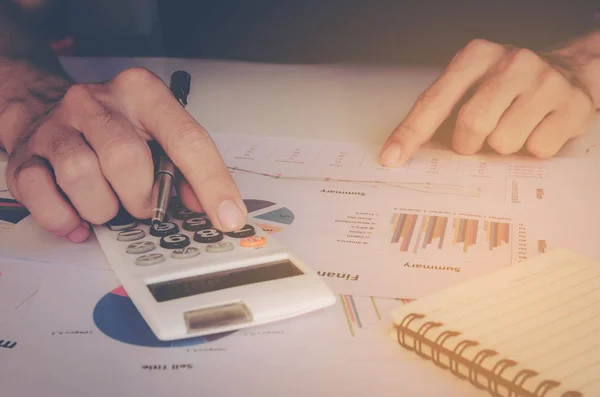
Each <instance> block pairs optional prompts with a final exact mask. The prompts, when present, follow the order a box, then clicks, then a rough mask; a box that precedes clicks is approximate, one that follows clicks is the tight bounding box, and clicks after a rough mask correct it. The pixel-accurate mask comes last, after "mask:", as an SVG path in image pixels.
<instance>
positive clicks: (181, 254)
mask: <svg viewBox="0 0 600 397" xmlns="http://www.w3.org/2000/svg"><path fill="white" fill-rule="evenodd" d="M198 255H200V249H199V248H198V247H193V246H189V247H185V248H178V249H176V250H174V251H173V252H171V257H172V258H173V259H188V258H193V257H195V256H198Z"/></svg>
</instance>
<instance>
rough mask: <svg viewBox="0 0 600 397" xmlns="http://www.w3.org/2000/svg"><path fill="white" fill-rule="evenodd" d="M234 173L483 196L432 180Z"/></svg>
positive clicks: (476, 190)
mask: <svg viewBox="0 0 600 397" xmlns="http://www.w3.org/2000/svg"><path fill="white" fill-rule="evenodd" d="M227 168H228V169H229V170H230V171H231V172H232V173H236V172H238V173H242V174H251V175H257V176H263V177H266V178H272V179H282V180H296V181H312V182H339V183H352V184H364V185H370V186H386V187H391V188H398V189H404V190H412V191H416V192H421V193H433V194H446V195H452V196H462V197H474V198H479V197H481V188H478V187H473V186H466V185H454V184H443V183H430V182H387V181H380V180H361V179H345V178H330V177H313V176H289V175H283V174H271V173H267V172H258V171H252V170H248V169H245V168H239V167H227Z"/></svg>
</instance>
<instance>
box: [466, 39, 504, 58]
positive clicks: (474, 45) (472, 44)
mask: <svg viewBox="0 0 600 397" xmlns="http://www.w3.org/2000/svg"><path fill="white" fill-rule="evenodd" d="M502 47H503V46H502V45H500V44H497V43H494V42H491V41H489V40H485V39H480V38H476V39H473V40H471V41H469V43H468V44H467V45H466V46H465V47H464V49H463V52H464V53H467V54H480V53H488V52H490V51H497V50H498V49H499V48H502Z"/></svg>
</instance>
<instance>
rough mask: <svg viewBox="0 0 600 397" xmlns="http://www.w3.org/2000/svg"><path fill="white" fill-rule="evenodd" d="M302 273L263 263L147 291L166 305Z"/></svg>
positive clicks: (289, 265) (281, 264)
mask: <svg viewBox="0 0 600 397" xmlns="http://www.w3.org/2000/svg"><path fill="white" fill-rule="evenodd" d="M302 274H304V273H302V271H301V270H300V269H298V267H296V265H294V264H293V263H292V262H291V261H289V260H283V261H278V262H271V263H265V264H260V265H254V266H248V267H243V268H240V269H231V270H225V271H221V272H216V273H210V274H201V275H199V276H191V277H186V278H180V279H176V280H170V281H162V282H159V283H154V284H149V285H148V289H149V290H150V292H151V293H152V295H153V296H154V299H156V301H157V302H166V301H170V300H174V299H179V298H185V297H187V296H192V295H199V294H205V293H208V292H214V291H219V290H223V289H227V288H234V287H239V286H242V285H247V284H255V283H261V282H265V281H271V280H278V279H282V278H287V277H293V276H299V275H302Z"/></svg>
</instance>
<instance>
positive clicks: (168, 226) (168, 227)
mask: <svg viewBox="0 0 600 397" xmlns="http://www.w3.org/2000/svg"><path fill="white" fill-rule="evenodd" d="M177 233H179V226H177V224H175V223H173V222H163V223H161V224H159V225H156V226H150V235H152V236H154V237H165V236H170V235H171V234H177Z"/></svg>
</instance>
